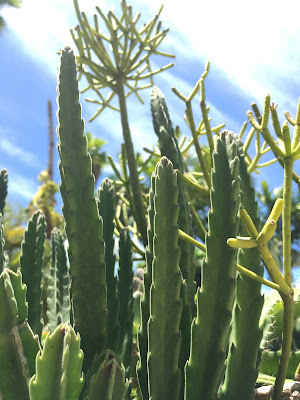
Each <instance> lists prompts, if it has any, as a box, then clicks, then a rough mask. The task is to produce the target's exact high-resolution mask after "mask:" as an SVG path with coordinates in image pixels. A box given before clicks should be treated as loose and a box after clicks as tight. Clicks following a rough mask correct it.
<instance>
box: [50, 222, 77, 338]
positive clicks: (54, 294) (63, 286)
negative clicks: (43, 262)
mask: <svg viewBox="0 0 300 400" xmlns="http://www.w3.org/2000/svg"><path fill="white" fill-rule="evenodd" d="M51 237H52V265H51V268H50V276H49V279H48V292H47V305H48V310H47V318H48V327H49V330H50V332H53V331H54V330H55V328H56V327H57V326H58V325H60V324H61V323H64V324H65V323H68V322H70V311H71V303H70V283H71V281H70V271H69V267H68V265H67V254H66V249H65V243H64V241H65V240H64V237H63V235H62V233H61V232H60V231H59V230H58V229H57V228H54V229H53V231H52V234H51Z"/></svg>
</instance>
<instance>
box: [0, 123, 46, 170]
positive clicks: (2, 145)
mask: <svg viewBox="0 0 300 400" xmlns="http://www.w3.org/2000/svg"><path fill="white" fill-rule="evenodd" d="M9 135H10V130H9V129H7V128H4V127H1V126H0V150H1V151H2V152H4V153H5V154H6V155H8V156H10V157H14V158H15V159H16V160H17V161H18V162H20V163H23V164H26V165H28V166H30V167H36V165H38V164H39V160H38V158H37V157H36V155H35V154H33V153H31V152H30V151H26V150H24V149H23V148H21V147H19V146H18V145H17V144H16V143H14V142H13V141H12V140H9V139H7V136H9Z"/></svg>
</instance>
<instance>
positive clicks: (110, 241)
mask: <svg viewBox="0 0 300 400" xmlns="http://www.w3.org/2000/svg"><path fill="white" fill-rule="evenodd" d="M96 199H97V204H98V210H99V214H100V216H101V217H102V220H103V240H104V243H105V265H106V286H107V327H106V342H105V348H107V349H110V350H112V351H114V352H117V346H118V341H119V334H120V324H119V321H118V315H119V307H120V305H119V295H118V291H117V277H115V274H114V273H115V262H116V256H115V254H114V246H115V239H114V229H115V223H114V219H115V208H116V196H115V192H114V188H113V185H112V182H111V181H110V180H109V179H107V178H106V179H104V180H103V181H102V182H101V185H100V188H99V189H98V191H97V196H96Z"/></svg>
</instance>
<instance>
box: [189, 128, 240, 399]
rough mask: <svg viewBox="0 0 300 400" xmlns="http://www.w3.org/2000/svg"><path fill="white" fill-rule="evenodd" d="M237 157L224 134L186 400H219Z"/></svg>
mask: <svg viewBox="0 0 300 400" xmlns="http://www.w3.org/2000/svg"><path fill="white" fill-rule="evenodd" d="M236 154H237V150H236V144H235V143H234V141H233V140H232V137H231V135H230V134H228V133H227V132H222V133H221V135H220V137H219V138H218V139H217V141H216V149H215V151H214V154H213V170H212V188H211V209H210V211H209V224H208V225H209V230H208V234H207V236H206V258H205V260H204V262H203V265H202V283H201V289H199V290H198V293H197V317H196V318H195V319H194V321H193V323H192V339H191V355H190V359H189V361H188V364H187V366H186V392H185V396H186V399H188V400H199V399H205V400H215V398H216V395H217V391H218V389H219V385H220V380H221V378H222V373H223V368H224V362H225V355H226V349H227V346H228V340H229V334H230V329H231V326H230V324H231V318H232V310H233V304H234V297H235V277H236V251H235V250H234V249H232V248H229V246H227V243H226V241H227V239H228V238H229V237H231V235H232V234H236V231H237V211H238V207H239V201H240V198H239V176H238V171H239V159H238V157H237V156H236Z"/></svg>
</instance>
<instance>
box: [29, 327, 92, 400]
mask: <svg viewBox="0 0 300 400" xmlns="http://www.w3.org/2000/svg"><path fill="white" fill-rule="evenodd" d="M82 360H83V352H82V350H81V349H80V338H79V335H78V334H77V335H76V334H75V331H74V329H73V328H72V327H71V326H69V325H68V324H61V325H59V326H58V327H57V328H56V329H55V331H54V332H53V333H52V334H49V333H48V335H47V337H46V339H45V343H44V348H43V351H40V352H39V354H38V355H37V358H36V373H35V375H34V376H33V377H32V378H31V380H30V382H29V391H30V400H78V396H79V394H80V392H81V390H82V387H83V383H84V379H83V375H82V373H81V367H82Z"/></svg>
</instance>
